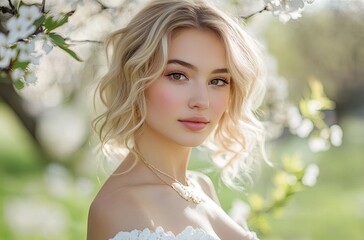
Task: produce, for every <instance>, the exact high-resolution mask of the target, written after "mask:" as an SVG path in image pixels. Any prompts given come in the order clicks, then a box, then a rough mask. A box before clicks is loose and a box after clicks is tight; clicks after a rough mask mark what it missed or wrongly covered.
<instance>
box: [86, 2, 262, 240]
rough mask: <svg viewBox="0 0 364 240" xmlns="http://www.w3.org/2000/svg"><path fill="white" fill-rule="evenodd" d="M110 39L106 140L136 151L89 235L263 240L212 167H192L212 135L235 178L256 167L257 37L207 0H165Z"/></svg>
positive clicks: (103, 122)
mask: <svg viewBox="0 0 364 240" xmlns="http://www.w3.org/2000/svg"><path fill="white" fill-rule="evenodd" d="M107 43H108V45H110V44H111V45H112V46H113V52H112V57H111V59H110V68H109V71H108V73H107V74H106V75H105V76H104V78H103V79H102V81H101V83H100V86H99V89H100V96H101V99H102V101H103V103H104V104H105V106H106V111H105V112H104V113H103V114H102V115H101V116H100V117H99V118H98V119H96V122H95V125H96V129H97V131H98V132H99V136H100V138H101V143H102V145H103V146H104V149H112V150H114V152H115V151H117V150H118V149H127V150H128V154H127V156H126V157H125V158H123V159H122V162H121V164H120V165H119V167H118V168H117V169H116V171H115V172H114V174H112V175H111V176H110V177H109V179H108V180H107V181H106V182H105V184H104V185H103V187H102V188H101V190H100V192H99V193H98V195H97V196H96V198H95V200H94V201H93V203H92V205H91V207H90V212H89V222H88V239H89V240H94V239H95V240H101V239H115V240H121V239H135V240H136V239H179V240H187V239H227V240H235V239H236V240H238V239H239V240H243V239H257V237H256V235H255V234H254V233H253V232H249V231H248V230H247V229H244V228H242V227H241V226H239V225H238V224H236V223H235V222H234V221H233V220H232V219H231V218H230V217H229V216H228V215H227V214H226V213H225V212H224V211H223V210H222V208H221V207H220V205H219V200H218V198H217V196H216V193H215V190H214V187H213V185H212V183H211V181H210V179H209V178H208V177H207V176H205V175H203V174H202V173H198V172H192V171H187V165H188V161H189V157H190V153H191V149H192V148H193V147H196V146H200V145H201V144H206V143H207V142H209V143H210V144H209V146H211V144H213V146H214V147H213V150H214V151H215V153H216V154H217V158H216V163H217V164H218V166H220V167H221V168H222V178H223V180H224V181H225V182H226V183H227V184H232V183H234V182H236V181H237V180H238V179H239V178H240V177H241V176H243V177H244V175H241V174H240V173H241V172H247V171H249V169H248V168H249V160H247V159H249V157H247V156H249V153H250V152H251V150H252V149H253V148H254V147H255V145H259V143H260V142H262V139H263V137H262V136H263V131H262V128H261V125H260V123H259V121H258V120H257V119H256V118H255V115H254V109H255V108H256V106H257V102H259V99H261V96H262V91H261V89H262V86H263V84H262V78H261V66H262V65H261V62H260V58H259V56H258V53H257V50H256V46H255V44H254V41H253V40H252V39H251V38H250V37H249V36H248V35H247V33H246V32H245V31H243V30H242V29H241V27H240V26H239V24H238V23H236V22H235V21H234V20H232V19H230V18H229V17H227V16H226V15H225V14H224V13H222V12H221V11H219V10H218V9H216V8H215V7H213V6H211V5H210V4H208V3H207V2H206V1H203V0H157V1H152V2H150V3H149V5H147V6H146V7H145V8H144V9H143V10H141V11H140V12H139V13H138V14H137V15H136V16H135V17H134V18H133V19H132V20H131V21H130V23H129V24H128V25H127V26H126V27H125V28H122V29H120V30H118V31H116V32H114V33H113V34H112V35H111V36H110V37H109V39H108V42H107ZM239 170H241V171H239Z"/></svg>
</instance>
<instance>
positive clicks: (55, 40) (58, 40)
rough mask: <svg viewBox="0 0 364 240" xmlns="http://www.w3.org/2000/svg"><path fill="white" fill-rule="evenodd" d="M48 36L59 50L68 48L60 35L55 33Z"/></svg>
mask: <svg viewBox="0 0 364 240" xmlns="http://www.w3.org/2000/svg"><path fill="white" fill-rule="evenodd" d="M48 36H49V38H50V39H51V41H52V42H53V43H54V44H55V45H57V46H58V47H60V48H64V47H68V45H67V43H66V41H65V40H64V38H63V37H62V36H61V35H59V34H57V33H49V34H48Z"/></svg>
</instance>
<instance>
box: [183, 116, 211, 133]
mask: <svg viewBox="0 0 364 240" xmlns="http://www.w3.org/2000/svg"><path fill="white" fill-rule="evenodd" d="M178 121H179V122H180V123H182V124H183V125H184V126H185V127H186V128H188V129H190V130H192V131H200V130H202V129H204V128H205V127H206V126H207V125H208V124H209V121H208V120H207V119H206V118H203V117H193V118H187V119H180V120H178Z"/></svg>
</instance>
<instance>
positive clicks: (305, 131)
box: [296, 119, 314, 138]
mask: <svg viewBox="0 0 364 240" xmlns="http://www.w3.org/2000/svg"><path fill="white" fill-rule="evenodd" d="M313 127H314V126H313V123H312V122H311V120H309V119H303V120H302V122H301V124H300V126H299V127H298V128H297V129H296V134H297V136H299V137H300V138H305V137H307V136H308V135H309V134H310V132H311V131H312V129H313Z"/></svg>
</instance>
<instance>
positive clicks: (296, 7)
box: [264, 0, 314, 23]
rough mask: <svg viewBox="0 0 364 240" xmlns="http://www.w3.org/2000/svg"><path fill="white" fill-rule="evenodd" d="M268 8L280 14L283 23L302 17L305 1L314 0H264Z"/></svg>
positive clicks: (275, 13)
mask: <svg viewBox="0 0 364 240" xmlns="http://www.w3.org/2000/svg"><path fill="white" fill-rule="evenodd" d="M264 1H265V3H266V4H267V6H268V9H269V10H271V11H272V13H273V15H275V16H278V17H279V20H280V21H281V22H283V23H286V22H288V21H289V20H290V19H297V18H300V17H301V16H302V15H301V13H302V11H303V9H304V7H305V3H312V2H313V1H314V0H264Z"/></svg>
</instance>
